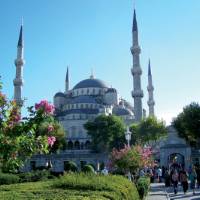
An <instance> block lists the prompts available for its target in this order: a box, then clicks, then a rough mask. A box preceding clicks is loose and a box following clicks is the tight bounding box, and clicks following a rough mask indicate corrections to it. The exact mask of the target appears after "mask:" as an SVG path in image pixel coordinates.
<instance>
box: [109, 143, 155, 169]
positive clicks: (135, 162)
mask: <svg viewBox="0 0 200 200" xmlns="http://www.w3.org/2000/svg"><path fill="white" fill-rule="evenodd" d="M151 155H152V152H151V149H149V148H142V147H141V146H139V145H137V146H132V147H128V146H126V145H125V147H124V148H123V149H120V150H117V149H113V150H112V152H111V156H110V163H109V167H110V169H111V170H114V171H115V170H117V171H121V172H123V173H127V172H128V171H130V172H131V173H135V172H136V171H137V170H138V169H139V168H140V167H144V166H147V165H149V164H150V161H151Z"/></svg>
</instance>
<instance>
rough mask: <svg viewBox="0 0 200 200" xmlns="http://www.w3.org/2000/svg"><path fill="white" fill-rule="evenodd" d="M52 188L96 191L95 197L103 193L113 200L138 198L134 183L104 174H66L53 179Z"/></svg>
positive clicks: (120, 177) (92, 192) (135, 199)
mask: <svg viewBox="0 0 200 200" xmlns="http://www.w3.org/2000/svg"><path fill="white" fill-rule="evenodd" d="M53 188H57V189H64V190H68V189H72V190H76V191H90V193H91V194H94V193H97V196H96V197H98V196H101V195H100V194H101V193H104V195H105V196H107V198H108V199H113V200H117V199H123V200H133V199H134V200H139V195H138V192H137V189H136V187H135V185H134V184H133V183H132V182H130V181H129V180H128V179H126V178H124V177H122V176H113V175H108V176H104V175H94V174H84V173H80V174H67V175H65V176H63V177H60V179H58V180H55V181H54V183H53ZM97 199H98V198H97Z"/></svg>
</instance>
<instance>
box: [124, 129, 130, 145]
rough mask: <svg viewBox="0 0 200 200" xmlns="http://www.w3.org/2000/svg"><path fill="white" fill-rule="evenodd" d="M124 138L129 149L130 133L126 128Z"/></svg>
mask: <svg viewBox="0 0 200 200" xmlns="http://www.w3.org/2000/svg"><path fill="white" fill-rule="evenodd" d="M125 138H126V140H127V144H128V147H130V140H131V132H130V130H129V127H128V126H127V128H126V132H125Z"/></svg>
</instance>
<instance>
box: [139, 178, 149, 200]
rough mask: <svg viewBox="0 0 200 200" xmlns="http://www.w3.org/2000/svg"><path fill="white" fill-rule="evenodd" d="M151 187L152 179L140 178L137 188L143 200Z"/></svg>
mask: <svg viewBox="0 0 200 200" xmlns="http://www.w3.org/2000/svg"><path fill="white" fill-rule="evenodd" d="M149 186H150V179H149V178H148V177H140V178H139V179H138V180H137V183H136V187H137V190H138V193H139V196H140V198H141V199H144V197H145V196H146V195H147V193H148V191H149Z"/></svg>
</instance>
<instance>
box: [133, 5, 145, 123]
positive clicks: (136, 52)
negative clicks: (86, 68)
mask: <svg viewBox="0 0 200 200" xmlns="http://www.w3.org/2000/svg"><path fill="white" fill-rule="evenodd" d="M132 37H133V38H132V42H133V45H132V47H131V53H132V55H133V67H132V69H131V72H132V75H133V91H132V97H133V98H134V114H135V120H136V122H139V121H140V120H141V119H142V97H143V91H142V89H141V75H142V69H141V67H140V52H141V49H140V46H139V44H138V27H137V19H136V12H135V9H134V16H133V27H132Z"/></svg>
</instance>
